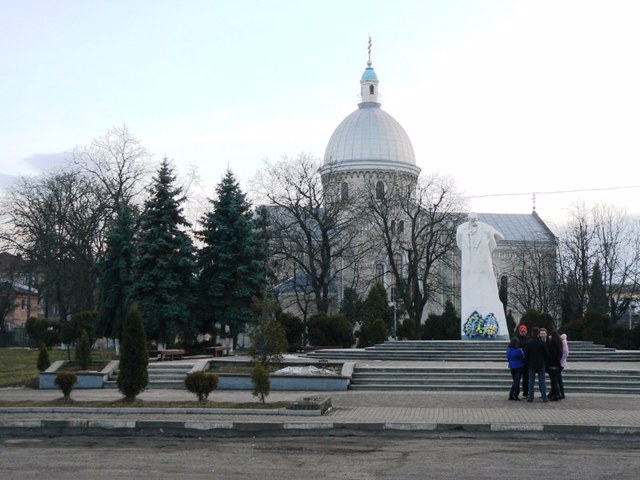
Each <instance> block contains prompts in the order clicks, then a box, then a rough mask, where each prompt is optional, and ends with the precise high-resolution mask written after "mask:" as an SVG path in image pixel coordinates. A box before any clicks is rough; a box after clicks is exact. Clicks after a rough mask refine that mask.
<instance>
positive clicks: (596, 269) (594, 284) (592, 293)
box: [587, 262, 609, 315]
mask: <svg viewBox="0 0 640 480" xmlns="http://www.w3.org/2000/svg"><path fill="white" fill-rule="evenodd" d="M587 309H588V310H593V311H595V312H598V313H600V314H601V315H608V314H609V299H608V297H607V289H606V288H605V286H604V283H603V281H602V270H600V264H599V263H598V262H596V263H595V265H594V266H593V271H592V273H591V283H590V285H589V302H588V303H587Z"/></svg>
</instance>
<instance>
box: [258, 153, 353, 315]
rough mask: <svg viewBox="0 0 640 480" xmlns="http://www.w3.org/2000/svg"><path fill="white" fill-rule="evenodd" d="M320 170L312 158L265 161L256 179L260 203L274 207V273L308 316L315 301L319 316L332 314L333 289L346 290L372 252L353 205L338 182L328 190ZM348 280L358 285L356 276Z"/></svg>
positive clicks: (329, 184) (271, 227)
mask: <svg viewBox="0 0 640 480" xmlns="http://www.w3.org/2000/svg"><path fill="white" fill-rule="evenodd" d="M319 167H320V162H319V160H317V159H315V158H312V157H311V156H309V155H306V154H300V155H299V156H298V157H296V158H286V157H285V158H282V159H281V160H279V161H276V162H269V161H265V166H264V169H263V170H262V171H260V172H259V173H258V175H257V176H256V178H255V179H254V181H253V186H254V190H255V193H257V194H258V195H259V196H258V199H257V202H262V203H263V204H266V205H267V206H268V207H267V209H266V210H267V215H268V219H269V220H268V223H269V235H270V248H271V253H272V255H273V261H274V262H275V263H274V273H275V274H276V275H278V277H279V278H278V280H281V281H286V282H287V283H288V285H289V287H290V288H289V290H292V291H293V293H294V295H295V297H296V299H297V301H298V302H299V306H300V307H301V310H302V311H306V312H308V305H306V303H307V302H308V301H309V299H312V301H313V304H314V306H315V309H316V311H317V312H328V310H329V308H330V302H331V291H332V289H334V290H335V289H338V288H340V286H342V287H344V283H343V282H341V281H340V280H343V279H344V278H345V276H344V274H345V273H346V272H353V271H354V270H356V268H355V267H356V265H357V262H358V260H359V258H361V256H362V255H363V254H364V253H365V252H364V251H365V250H366V244H365V242H363V241H362V237H361V236H358V235H357V234H356V233H357V225H358V221H359V218H358V216H357V215H353V214H352V213H353V205H351V204H349V203H348V202H343V201H340V197H339V195H338V191H337V189H338V188H339V187H336V186H335V182H331V181H330V179H329V181H328V182H325V183H326V186H323V183H322V180H321V178H320V174H319V172H318V170H319ZM325 180H326V178H325ZM348 278H349V279H350V281H353V276H352V275H351V274H349V277H348Z"/></svg>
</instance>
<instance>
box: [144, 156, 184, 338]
mask: <svg viewBox="0 0 640 480" xmlns="http://www.w3.org/2000/svg"><path fill="white" fill-rule="evenodd" d="M174 183H175V176H174V175H173V170H172V168H171V167H170V166H169V162H168V160H167V159H166V158H165V159H164V160H163V161H162V164H161V165H160V169H159V170H158V173H157V176H156V177H155V178H154V182H153V185H152V186H151V191H150V198H149V200H147V202H146V203H145V212H144V213H143V214H142V215H141V218H140V234H139V237H138V242H137V257H136V263H135V266H134V270H135V280H134V283H133V294H134V295H133V296H134V299H135V300H136V301H137V303H138V307H139V308H140V312H141V313H142V318H143V319H144V325H145V328H146V330H147V333H148V335H149V337H150V338H154V339H156V340H157V341H158V342H159V343H169V344H172V343H173V341H174V339H175V337H176V335H181V336H182V337H183V338H184V339H186V340H190V339H191V338H192V337H193V335H194V334H195V333H196V328H195V327H194V325H193V322H192V321H191V308H192V306H193V302H194V299H195V291H194V288H195V282H194V268H195V264H194V247H193V243H192V242H191V239H190V238H189V236H188V235H187V233H186V232H185V231H184V229H185V228H187V227H188V226H189V222H187V220H186V219H185V217H184V216H183V214H182V207H181V205H180V204H181V203H182V201H183V200H184V197H183V196H182V189H181V188H179V187H177V186H175V185H174Z"/></svg>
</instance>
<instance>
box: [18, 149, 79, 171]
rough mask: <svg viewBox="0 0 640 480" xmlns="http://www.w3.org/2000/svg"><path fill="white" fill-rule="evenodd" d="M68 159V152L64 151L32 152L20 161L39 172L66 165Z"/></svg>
mask: <svg viewBox="0 0 640 480" xmlns="http://www.w3.org/2000/svg"><path fill="white" fill-rule="evenodd" d="M68 161H69V154H68V153H66V152H60V153H34V154H33V155H31V156H30V157H27V158H25V159H23V160H22V162H21V163H22V164H24V165H26V166H27V167H29V168H30V169H32V170H36V171H39V172H41V171H47V170H50V169H52V168H56V167H61V166H63V165H66V164H67V163H68Z"/></svg>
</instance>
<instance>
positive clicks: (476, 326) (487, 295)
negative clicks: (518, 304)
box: [456, 213, 509, 340]
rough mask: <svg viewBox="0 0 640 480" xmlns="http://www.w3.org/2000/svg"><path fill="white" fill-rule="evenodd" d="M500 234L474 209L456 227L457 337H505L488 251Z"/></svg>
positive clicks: (500, 236) (490, 250) (505, 326)
mask: <svg viewBox="0 0 640 480" xmlns="http://www.w3.org/2000/svg"><path fill="white" fill-rule="evenodd" d="M503 238H504V237H503V236H502V234H501V233H500V232H498V230H496V229H495V228H493V227H492V226H491V225H489V224H487V223H484V222H479V221H478V215H477V214H476V213H470V214H469V217H468V221H467V222H465V223H463V224H462V225H460V226H459V227H458V229H457V230H456V242H457V244H458V248H459V249H460V250H461V252H462V276H461V284H462V292H461V311H460V314H461V325H460V338H462V339H463V340H471V339H501V340H502V339H506V340H508V339H509V331H508V330H507V320H506V318H505V314H504V308H503V305H502V302H501V301H500V297H499V294H498V284H497V281H496V276H495V274H494V271H493V259H492V257H491V254H492V253H493V251H494V250H495V248H496V242H497V241H498V240H502V239H503Z"/></svg>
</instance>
